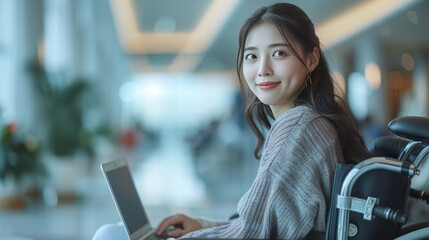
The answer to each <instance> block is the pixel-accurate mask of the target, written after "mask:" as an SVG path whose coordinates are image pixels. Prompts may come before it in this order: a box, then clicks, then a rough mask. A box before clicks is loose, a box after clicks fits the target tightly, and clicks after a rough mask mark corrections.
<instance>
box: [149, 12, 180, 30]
mask: <svg viewBox="0 0 429 240" xmlns="http://www.w3.org/2000/svg"><path fill="white" fill-rule="evenodd" d="M153 31H154V32H156V33H171V32H174V31H176V19H174V18H173V17H170V16H164V17H160V18H159V19H158V20H157V21H156V23H155V26H154V27H153Z"/></svg>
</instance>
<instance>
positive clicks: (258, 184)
mask: <svg viewBox="0 0 429 240" xmlns="http://www.w3.org/2000/svg"><path fill="white" fill-rule="evenodd" d="M237 72H238V75H239V79H240V82H241V86H242V91H243V93H244V96H247V98H248V100H249V104H248V106H247V108H246V118H247V120H248V123H249V125H250V127H251V128H252V130H253V131H254V132H255V134H256V136H257V138H258V143H257V145H256V149H255V156H256V157H257V158H260V159H261V162H260V166H259V169H258V174H257V176H256V179H255V181H254V183H253V185H252V186H251V188H250V190H249V191H248V192H247V193H246V194H245V195H244V196H243V197H242V199H241V200H240V202H239V204H238V214H239V217H238V218H236V219H234V220H232V221H229V222H224V223H217V222H211V221H209V220H205V219H192V218H190V217H187V216H185V215H182V214H179V215H175V216H172V217H169V218H166V219H165V220H163V221H162V222H161V224H160V225H159V226H158V228H157V231H156V233H157V234H161V233H163V232H164V231H165V230H166V229H167V228H168V227H170V226H181V228H180V229H176V230H172V231H170V232H169V233H168V235H169V236H171V237H184V238H194V237H198V238H277V239H301V238H305V237H307V236H308V234H309V233H310V232H311V231H319V232H324V231H325V222H326V217H327V212H328V209H327V208H328V203H329V201H330V194H331V180H332V178H333V174H334V169H335V164H336V163H338V162H340V163H343V162H346V163H352V164H354V163H357V162H359V161H361V160H363V159H365V158H368V157H369V156H370V155H369V153H368V151H367V149H366V148H365V146H364V143H363V140H362V138H361V136H360V135H359V132H358V129H357V124H356V122H355V120H354V118H353V117H352V115H351V114H350V112H349V111H348V107H347V106H346V104H345V103H344V101H343V100H341V99H340V98H339V97H338V96H335V94H334V87H333V80H332V77H331V76H330V74H329V69H328V65H327V62H326V60H325V58H324V56H323V53H322V51H321V49H320V43H319V39H318V37H317V36H316V34H315V30H314V26H313V24H312V22H311V20H310V19H309V18H308V16H307V15H306V14H305V13H304V12H303V11H302V10H301V9H300V8H298V7H297V6H295V5H292V4H287V3H279V4H274V5H271V6H269V7H262V8H260V9H258V10H257V11H256V12H255V13H254V14H253V15H252V16H251V17H250V18H249V19H248V20H247V21H246V22H245V23H244V25H243V27H242V28H241V31H240V38H239V50H238V57H237ZM271 119H272V120H274V122H273V124H271V122H272V121H271ZM264 128H266V129H269V133H268V135H267V137H266V139H265V141H264V135H263V130H264ZM262 146H264V147H263V152H262V155H261V154H260V152H261V150H262ZM185 234H186V235H185Z"/></svg>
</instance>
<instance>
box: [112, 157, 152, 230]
mask: <svg viewBox="0 0 429 240" xmlns="http://www.w3.org/2000/svg"><path fill="white" fill-rule="evenodd" d="M106 177H107V180H108V181H109V183H110V187H111V191H112V193H113V194H114V195H115V198H116V201H117V206H118V207H119V208H120V211H121V212H122V218H123V220H124V224H125V226H127V228H128V231H129V233H130V234H133V233H134V232H135V231H137V230H139V229H140V228H141V227H143V226H146V225H148V224H149V222H148V219H147V216H146V213H145V211H144V209H143V206H142V204H141V201H140V198H139V196H138V194H137V190H136V188H135V185H134V183H133V179H132V177H131V173H130V171H129V169H128V167H127V166H126V165H125V166H121V167H119V168H115V169H113V170H110V171H107V172H106Z"/></svg>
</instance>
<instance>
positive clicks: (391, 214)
mask: <svg viewBox="0 0 429 240" xmlns="http://www.w3.org/2000/svg"><path fill="white" fill-rule="evenodd" d="M373 214H374V216H376V217H379V218H383V219H386V220H388V221H392V222H394V223H396V224H400V225H404V224H405V223H407V220H408V217H407V215H406V214H405V213H403V212H402V211H401V210H393V209H391V208H389V207H383V206H380V205H376V206H374V210H373Z"/></svg>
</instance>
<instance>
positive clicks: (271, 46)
mask: <svg viewBox="0 0 429 240" xmlns="http://www.w3.org/2000/svg"><path fill="white" fill-rule="evenodd" d="M287 46H288V45H287V44H285V43H273V44H270V45H269V46H268V48H275V47H287Z"/></svg>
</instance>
